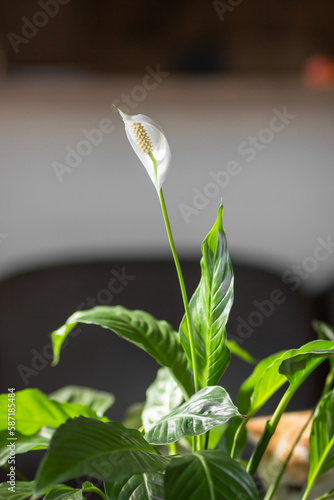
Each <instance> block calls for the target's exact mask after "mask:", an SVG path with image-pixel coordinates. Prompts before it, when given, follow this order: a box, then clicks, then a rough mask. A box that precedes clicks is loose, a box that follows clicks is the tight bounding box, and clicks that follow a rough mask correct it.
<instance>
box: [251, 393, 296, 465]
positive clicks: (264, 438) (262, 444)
mask: <svg viewBox="0 0 334 500" xmlns="http://www.w3.org/2000/svg"><path fill="white" fill-rule="evenodd" d="M296 390H297V387H294V388H291V386H289V387H288V388H287V390H286V391H285V393H284V395H283V397H282V399H281V401H280V402H279V405H278V406H277V408H276V410H275V412H274V414H273V415H272V417H271V419H270V420H268V421H267V423H266V425H265V428H264V431H263V433H262V435H261V437H260V439H259V442H258V443H257V445H256V448H255V450H254V452H253V454H252V456H251V458H250V460H249V462H248V465H247V472H248V473H249V474H251V475H253V474H254V473H255V472H256V470H257V468H258V466H259V463H260V461H261V459H262V457H263V455H264V452H265V451H266V449H267V446H268V444H269V441H270V439H271V438H272V436H273V434H274V432H275V431H276V428H277V426H278V423H279V421H280V418H281V416H282V415H283V413H284V411H285V408H286V407H287V405H288V403H289V401H290V399H291V398H292V396H293V395H294V393H295V392H296Z"/></svg>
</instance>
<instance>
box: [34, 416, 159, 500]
mask: <svg viewBox="0 0 334 500" xmlns="http://www.w3.org/2000/svg"><path fill="white" fill-rule="evenodd" d="M167 463H168V458H167V457H162V456H161V455H158V454H157V452H156V450H155V449H154V448H153V447H152V446H150V445H149V444H148V443H147V441H146V440H145V439H144V438H143V436H142V435H141V434H140V432H139V431H137V430H133V429H127V428H126V427H124V426H123V425H122V424H120V423H118V422H107V423H104V422H100V421H98V420H95V419H90V418H83V417H79V418H76V419H73V420H72V419H71V420H68V421H67V422H66V423H65V424H63V425H62V426H60V427H59V429H57V431H56V432H55V434H54V436H53V438H52V440H51V444H50V447H49V450H48V451H47V453H46V455H45V457H44V458H43V460H42V462H41V464H40V467H39V469H38V471H37V476H36V486H35V493H36V494H37V495H38V494H41V493H43V491H45V490H46V489H47V488H49V487H52V486H54V485H56V484H57V483H63V482H65V481H67V480H69V479H72V478H75V477H78V476H82V475H85V474H89V475H90V476H91V477H96V478H98V479H100V480H104V481H111V480H113V481H117V480H118V479H122V478H123V477H125V476H129V475H132V474H140V473H144V472H156V471H159V470H164V469H165V467H166V465H167Z"/></svg>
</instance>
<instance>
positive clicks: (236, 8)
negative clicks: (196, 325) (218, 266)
mask: <svg viewBox="0 0 334 500" xmlns="http://www.w3.org/2000/svg"><path fill="white" fill-rule="evenodd" d="M333 15H334V4H333V2H332V0H322V1H321V2H317V3H316V2H313V1H311V0H289V1H287V0H272V1H270V2H268V1H266V0H257V1H253V0H247V1H243V0H219V1H218V0H214V1H207V2H203V1H198V0H192V1H190V0H177V1H176V0H169V1H168V2H167V1H166V0H154V1H153V0H137V1H136V2H133V1H129V0H123V1H107V0H95V1H89V0H37V1H36V0H24V1H23V0H15V2H13V1H12V0H2V1H1V3H0V30H1V31H0V79H1V84H0V109H1V112H0V130H1V171H0V176H1V183H0V206H1V215H0V278H1V279H2V280H3V281H2V284H1V287H2V288H1V292H0V301H1V308H2V310H1V318H0V326H1V342H2V345H1V351H2V360H1V370H2V371H1V384H2V390H6V388H7V384H8V385H13V384H14V385H16V387H17V389H22V388H24V387H26V386H38V387H41V388H43V389H44V390H46V391H47V390H55V389H56V388H57V387H59V385H60V384H66V383H73V382H74V381H75V382H79V380H77V379H76V376H77V375H78V374H79V373H80V374H84V376H87V380H86V379H85V378H82V377H81V378H80V380H83V381H84V383H87V384H89V383H90V385H93V386H96V387H97V386H98V388H104V389H107V388H110V390H112V391H114V387H115V386H116V385H117V384H116V383H115V380H117V369H116V371H115V373H114V375H113V377H114V378H112V377H111V378H110V379H109V380H107V379H108V375H107V371H106V374H105V375H103V382H102V378H101V377H99V376H98V374H96V373H95V372H94V374H95V375H96V376H95V378H94V377H93V378H92V372H90V371H87V369H86V367H87V365H88V363H89V359H86V358H84V357H82V356H88V357H89V355H90V354H91V352H92V349H94V345H95V343H96V342H97V340H96V339H97V338H99V339H101V345H104V344H103V342H109V340H105V339H106V336H105V334H104V333H103V334H101V337H95V336H93V337H89V340H88V336H87V337H85V339H86V341H87V343H88V344H87V345H86V344H82V343H81V340H80V341H79V340H77V339H76V340H72V341H71V345H72V343H73V346H72V347H71V346H70V347H69V348H68V350H67V351H66V353H65V354H64V355H65V356H67V363H66V361H65V365H66V366H67V367H66V370H67V372H66V373H65V372H64V374H63V375H60V373H61V372H59V371H58V372H57V373H56V372H55V371H52V370H51V369H50V370H49V366H48V367H47V368H45V370H44V368H43V370H44V371H43V370H42V368H41V370H40V371H41V372H42V371H43V376H40V377H37V376H35V375H33V376H31V377H28V379H27V378H26V379H25V378H24V377H22V372H21V373H20V370H18V366H25V367H26V368H27V367H28V369H32V368H31V367H32V363H34V356H35V355H36V354H35V352H38V353H41V352H42V350H43V347H44V346H45V342H46V341H45V335H47V333H48V332H50V331H51V330H52V329H54V328H57V327H58V326H60V324H61V323H62V322H63V321H64V320H65V318H66V316H67V315H69V314H71V313H72V312H73V310H75V308H77V307H81V308H86V307H88V306H89V303H88V301H87V297H88V296H89V294H92V296H93V297H95V298H96V297H97V299H96V300H97V303H99V304H103V303H110V302H111V299H110V296H109V302H108V295H103V292H101V290H105V289H106V284H107V283H108V281H109V279H110V272H111V271H116V272H118V273H121V272H122V269H123V268H124V267H125V269H126V273H127V275H130V276H135V279H133V280H132V281H131V280H130V279H129V280H128V282H127V285H126V286H125V285H124V283H123V285H124V293H123V292H122V293H121V294H119V296H117V297H114V301H113V304H116V303H120V304H124V305H129V306H130V305H131V307H138V308H145V307H146V309H148V310H149V311H150V312H152V313H154V314H155V315H156V316H157V317H160V316H159V315H160V314H161V315H162V314H166V316H164V318H166V319H168V320H169V321H170V322H172V323H173V322H174V323H173V324H174V326H175V328H177V326H178V325H177V321H178V320H180V318H181V315H182V308H179V309H178V308H177V307H176V306H175V305H174V302H175V303H176V302H178V303H180V297H179V296H178V295H177V294H178V291H177V283H174V281H173V280H174V275H173V273H174V270H173V266H172V265H171V267H168V265H169V264H168V265H167V267H164V266H166V262H165V261H166V260H168V261H170V250H169V247H168V243H167V238H166V234H165V229H164V226H163V222H162V217H161V214H160V208H159V203H158V199H157V196H156V192H155V189H154V187H153V185H152V183H151V181H150V179H149V178H148V176H147V175H146V173H145V171H144V169H143V167H142V165H141V164H140V163H139V161H138V159H137V158H136V156H135V155H134V153H133V151H132V149H131V147H130V145H129V144H128V141H127V139H126V136H125V133H124V126H123V123H122V120H121V119H120V118H119V116H118V114H117V112H116V111H115V108H114V107H113V104H117V106H119V107H120V108H121V109H123V111H125V112H127V113H129V114H137V113H142V114H145V115H148V116H150V117H151V118H153V119H154V120H155V121H156V122H157V123H159V124H160V125H161V126H162V128H163V129H164V132H165V134H166V136H167V138H168V141H169V144H170V147H171V151H172V164H171V170H170V173H169V178H168V179H167V181H166V183H165V186H164V193H165V198H166V203H167V207H168V211H169V215H170V220H171V224H172V228H173V233H174V238H175V242H176V246H177V248H178V250H179V252H180V256H181V258H182V260H183V261H184V262H186V264H185V266H186V268H187V269H188V271H187V273H188V274H187V276H188V283H189V285H188V286H189V292H192V291H193V289H194V288H195V286H196V283H197V282H198V279H199V266H198V261H199V259H200V255H201V254H200V245H201V242H202V240H203V238H204V237H205V235H206V234H207V232H208V231H209V229H210V228H211V226H212V224H213V222H214V220H215V218H216V213H217V209H218V206H219V204H220V200H221V199H222V200H223V204H224V226H225V229H226V233H227V238H228V243H229V248H230V253H231V257H232V261H233V263H234V264H235V267H236V282H237V284H236V307H237V309H236V310H235V312H233V313H232V320H231V321H232V322H231V323H230V324H229V330H230V332H231V334H232V335H234V336H236V337H237V340H238V339H239V340H240V339H241V337H240V336H239V337H238V333H237V330H238V327H239V329H240V328H241V327H240V325H241V321H240V318H241V319H242V320H244V321H245V322H246V323H247V324H248V325H249V324H250V323H251V322H250V319H249V318H250V314H251V313H252V312H253V311H254V310H257V311H258V309H256V305H255V304H254V301H255V300H256V301H260V302H261V301H263V300H267V299H268V297H270V296H271V292H272V291H273V290H274V289H278V290H281V292H282V293H283V295H284V297H286V299H287V300H286V304H285V306H286V308H285V309H284V308H283V307H282V308H280V307H276V308H275V310H274V312H273V314H272V315H271V317H270V318H268V319H265V318H262V319H263V322H262V323H263V324H262V323H261V325H258V326H257V327H251V329H252V330H254V331H255V332H256V335H251V334H249V335H248V336H247V335H246V337H244V338H243V339H242V346H243V347H245V348H247V349H248V348H249V349H250V350H251V351H252V354H254V355H257V356H258V357H261V356H262V355H264V354H268V353H267V352H265V348H264V349H262V351H261V352H260V349H261V346H264V345H266V346H267V348H268V347H269V348H270V349H269V351H272V350H273V348H274V347H275V348H276V349H279V348H286V347H297V346H298V345H301V343H303V342H306V341H307V340H310V339H312V338H315V334H314V333H312V330H311V326H310V321H311V319H312V318H313V317H319V319H326V320H327V321H331V320H332V319H333V314H332V312H331V311H332V307H331V306H332V304H333V303H334V296H333V292H332V287H333V282H334V255H333V254H334V224H333V212H334V196H333V186H334V167H333V139H334V120H333V118H334V30H333ZM141 260H143V261H144V262H145V263H146V264H145V265H148V266H149V264H151V265H152V266H153V267H145V266H144V267H137V266H138V265H139V264H140V262H141ZM101 262H103V263H104V264H103V265H102V264H99V263H101ZM84 263H87V266H88V267H87V266H86V267H85V264H84ZM95 263H97V264H96V265H97V266H100V267H98V268H97V267H94V266H95ZM138 263H139V264H138ZM157 263H158V264H157ZM159 263H161V265H160V264H159ZM188 265H190V267H187V266H188ZM101 266H102V267H101ZM191 266H193V267H191ZM254 269H255V270H258V271H257V272H255V271H254ZM106 272H107V273H108V274H107V276H106V274H105V273H106ZM159 273H160V274H159ZM97 277H98V278H97ZM159 277H160V283H159ZM161 281H162V283H163V288H164V291H162V290H160V289H159V287H160V286H161ZM169 281H171V282H172V284H170V283H169ZM239 285H240V286H239ZM262 285H263V286H262ZM170 287H172V288H170ZM261 287H262V288H261ZM99 292H101V293H100V295H99V294H98V293H99ZM160 293H161V294H162V295H159V294H160ZM129 294H130V295H129ZM157 297H161V300H160V301H159V300H158V299H157ZM134 299H136V300H134ZM174 306H175V307H174ZM168 307H169V313H168V312H167V309H168ZM171 308H172V309H173V310H171ZM283 309H284V311H285V312H284V311H283ZM20 311H21V313H20ZM22 311H24V314H23V312H22ZM289 311H290V312H289ZM14 317H15V321H13V318H14ZM161 317H162V316H161ZM238 318H239V319H238ZM333 322H334V319H333ZM87 328H88V327H87ZM272 328H276V330H275V334H273V333H272V334H271V333H270V332H272V331H273V330H272ZM244 331H245V330H244ZM248 331H249V330H248ZM303 332H304V333H303ZM97 335H100V334H97ZM270 335H273V336H272V337H270ZM268 336H269V344H268ZM273 338H274V340H273ZM86 341H85V342H86ZM99 342H100V340H99ZM110 342H111V341H110ZM74 344H75V346H74ZM122 345H123V344H122ZM14 347H15V348H14ZM117 348H118V347H117ZM34 349H35V351H34ZM71 349H73V350H72V351H71ZM85 349H86V351H85ZM103 349H104V348H103V347H102V348H101V350H100V351H98V352H99V360H98V361H97V360H95V361H96V362H97V363H98V364H99V365H100V367H101V366H104V368H103V370H107V369H109V368H110V367H113V366H114V364H115V363H116V358H119V357H120V356H118V355H117V354H116V355H114V357H111V358H108V357H107V358H106V359H107V360H108V359H110V365H111V366H106V365H103V363H102V362H100V356H102V355H105V354H104V351H103ZM105 349H106V350H107V347H106V348H105ZM102 351H103V352H102ZM255 351H256V352H255ZM78 352H79V353H80V357H81V363H82V364H81V365H80V366H77V368H76V365H75V364H72V361H71V359H72V356H73V358H74V357H76V356H78ZM84 352H86V354H84ZM109 352H110V351H109ZM105 356H107V355H105ZM108 356H109V355H108ZM124 356H126V355H124ZM133 356H134V357H133V358H131V359H132V361H131V367H133V366H134V365H133V363H134V359H137V357H136V356H137V354H136V355H133ZM138 356H140V355H139V354H138ZM101 359H102V358H101ZM146 359H147V357H145V360H146ZM84 360H86V361H84ZM78 362H79V361H78ZM106 362H107V361H106ZM36 363H37V362H36ZM40 363H42V364H43V362H42V361H40ZM121 363H122V364H123V363H124V358H121ZM46 364H47V365H48V364H49V361H48V362H47V363H46ZM39 366H42V365H41V364H40V365H39ZM69 366H70V368H69ZM129 366H130V365H129ZM147 366H148V364H146V362H144V365H143V364H142V365H140V368H139V369H138V370H139V372H140V373H142V374H143V377H144V372H145V370H147V369H148V368H147ZM152 366H153V365H152ZM64 369H65V368H64ZM101 369H102V368H101ZM131 369H132V368H131ZM57 370H58V368H57ZM76 370H77V371H76ZM155 370H156V366H154V368H152V371H151V372H150V376H148V377H147V380H144V382H145V383H143V384H142V386H141V387H140V388H139V389H138V388H137V387H133V385H132V384H133V373H134V371H132V372H131V375H132V378H131V380H129V381H128V385H127V386H126V387H127V389H126V390H127V391H128V392H129V398H128V399H129V401H130V400H132V401H133V400H134V399H135V400H136V399H137V400H141V399H143V395H144V386H146V385H147V382H148V383H149V382H150V381H151V380H152V376H153V378H154V373H155ZM34 371H35V372H36V374H37V371H38V373H39V372H40V371H39V370H37V371H36V369H35V368H34ZM55 373H56V374H55ZM103 373H104V371H103ZM137 373H138V372H137ZM240 373H241V372H240ZM152 374H153V375H152ZM78 378H79V376H78ZM135 378H136V379H137V378H138V379H139V378H140V377H137V376H136V377H135ZM144 378H145V377H144ZM138 383H141V382H139V381H138ZM230 384H231V386H233V388H234V389H233V390H234V391H235V390H236V381H230ZM315 386H316V384H315ZM131 391H132V392H131ZM130 392H131V394H130ZM130 396H131V397H130ZM120 397H121V396H120ZM129 401H125V400H124V407H125V403H126V404H128V403H129ZM307 404H309V403H307ZM124 407H122V408H120V409H119V410H118V411H119V414H120V415H121V414H123V412H124Z"/></svg>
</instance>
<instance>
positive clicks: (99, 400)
mask: <svg viewBox="0 0 334 500" xmlns="http://www.w3.org/2000/svg"><path fill="white" fill-rule="evenodd" d="M49 398H50V399H54V400H56V401H59V402H60V403H73V404H78V405H84V406H87V407H89V408H91V409H92V410H93V411H95V413H96V414H97V415H98V416H99V417H102V416H103V415H104V414H105V412H106V411H107V410H108V409H109V408H110V407H111V406H112V405H113V404H114V402H115V396H114V395H113V394H110V393H109V392H104V391H97V390H95V389H91V388H90V387H81V386H78V385H67V386H66V387H62V388H61V389H58V390H57V391H55V392H53V393H52V394H49Z"/></svg>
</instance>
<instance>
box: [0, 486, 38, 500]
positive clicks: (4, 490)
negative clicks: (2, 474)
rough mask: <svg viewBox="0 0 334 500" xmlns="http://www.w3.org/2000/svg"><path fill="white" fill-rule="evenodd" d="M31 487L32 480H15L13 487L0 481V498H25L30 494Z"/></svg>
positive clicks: (20, 499) (17, 499) (14, 499)
mask: <svg viewBox="0 0 334 500" xmlns="http://www.w3.org/2000/svg"><path fill="white" fill-rule="evenodd" d="M8 488H13V489H12V490H9V489H8ZM33 489H34V481H15V487H13V486H12V485H10V484H8V483H2V484H0V500H27V499H28V498H30V496H31V495H32V492H33Z"/></svg>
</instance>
